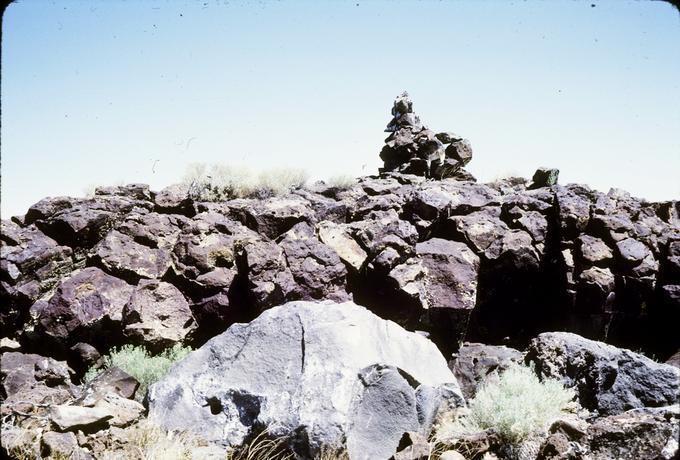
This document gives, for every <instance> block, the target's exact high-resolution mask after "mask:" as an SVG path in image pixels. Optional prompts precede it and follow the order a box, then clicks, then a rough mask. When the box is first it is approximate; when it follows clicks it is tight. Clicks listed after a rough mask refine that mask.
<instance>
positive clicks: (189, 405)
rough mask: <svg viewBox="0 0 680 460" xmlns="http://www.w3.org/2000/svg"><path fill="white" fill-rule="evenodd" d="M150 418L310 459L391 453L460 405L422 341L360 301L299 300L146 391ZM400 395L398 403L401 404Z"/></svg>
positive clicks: (218, 439) (227, 337)
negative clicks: (279, 441)
mask: <svg viewBox="0 0 680 460" xmlns="http://www.w3.org/2000/svg"><path fill="white" fill-rule="evenodd" d="M148 399H149V411H150V416H152V417H153V416H156V417H159V420H161V423H162V424H164V425H165V426H166V427H167V428H170V429H182V430H185V429H188V430H196V429H197V427H200V434H201V435H202V436H203V437H204V438H205V439H207V440H209V441H212V442H215V443H217V444H219V445H222V446H224V447H227V446H230V445H238V444H240V443H242V442H243V441H244V440H247V439H249V438H250V437H252V436H253V435H254V434H255V432H256V430H257V429H258V427H266V428H267V429H268V430H269V432H270V434H272V435H274V436H287V437H289V439H290V444H291V448H293V449H294V450H295V451H296V452H297V454H298V455H300V456H302V457H311V456H313V455H316V454H318V453H319V450H320V449H321V447H322V446H323V445H336V446H339V445H342V444H345V445H346V446H347V449H348V453H349V457H350V458H352V459H368V458H389V457H391V456H392V455H394V454H395V453H396V450H397V447H398V445H399V440H400V439H401V438H402V435H403V434H404V433H405V432H407V431H419V432H422V433H427V431H428V430H429V429H430V425H431V424H432V422H433V419H434V415H435V413H436V411H437V409H438V408H439V407H442V405H446V406H451V407H455V406H458V405H461V404H463V403H464V402H463V397H462V395H461V393H460V389H459V387H458V384H457V382H456V379H455V377H454V376H453V374H452V373H451V371H450V370H449V369H448V368H447V366H446V361H445V359H444V357H443V356H442V355H441V354H440V353H439V351H438V350H437V348H436V347H435V346H434V344H432V343H431V342H430V341H429V340H427V339H426V338H424V337H422V336H420V335H418V334H414V333H410V332H407V331H406V330H404V329H402V328H400V327H399V326H397V325H396V324H394V323H392V322H389V321H385V320H381V319H380V318H378V317H377V316H375V315H373V314H372V313H370V312H369V311H367V310H366V309H364V308H362V307H359V306H357V305H354V304H352V303H343V304H332V303H311V302H292V303H288V304H285V305H283V306H280V307H276V308H272V309H270V310H267V311H266V312H264V313H263V314H262V315H261V316H260V317H258V318H257V319H256V320H254V321H252V322H251V323H250V324H235V325H233V326H231V327H230V328H229V329H228V330H227V331H226V332H224V333H223V334H221V335H219V336H217V337H215V338H213V339H212V340H210V341H209V342H207V343H206V344H205V345H204V346H203V347H201V348H200V349H198V350H196V351H195V352H193V353H191V354H190V355H189V356H187V357H186V358H185V359H184V360H183V361H181V362H179V363H178V364H176V365H175V366H174V367H173V368H172V369H171V370H170V372H169V373H168V375H167V376H166V377H165V378H163V379H162V380H161V381H159V382H158V383H156V384H154V385H152V387H151V389H150V391H149V396H148ZM395 401H399V403H398V404H395Z"/></svg>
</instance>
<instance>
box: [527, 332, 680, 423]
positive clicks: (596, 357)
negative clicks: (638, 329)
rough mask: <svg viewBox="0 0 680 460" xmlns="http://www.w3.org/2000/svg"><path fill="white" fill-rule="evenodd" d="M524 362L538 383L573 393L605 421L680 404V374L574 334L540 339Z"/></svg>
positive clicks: (663, 365) (627, 352)
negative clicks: (553, 382) (550, 381)
mask: <svg viewBox="0 0 680 460" xmlns="http://www.w3.org/2000/svg"><path fill="white" fill-rule="evenodd" d="M526 359H527V361H528V362H530V363H533V364H534V365H535V366H536V372H537V374H538V375H539V376H540V377H550V378H557V379H559V380H562V381H563V382H564V384H565V385H566V386H569V387H574V388H575V389H576V391H577V392H578V397H579V401H580V403H581V405H583V407H585V408H587V409H590V410H596V411H598V412H599V413H600V414H603V415H614V414H619V413H621V412H624V411H626V410H629V409H636V408H643V407H662V406H668V405H671V404H677V403H678V398H679V397H680V396H679V395H680V369H677V368H676V367H673V366H670V365H667V364H660V363H657V362H654V361H652V360H651V359H649V358H647V357H645V356H642V355H639V354H637V353H633V352H631V351H629V350H625V349H620V348H616V347H613V346H611V345H607V344H604V343H601V342H595V341H592V340H588V339H584V338H583V337H580V336H578V335H576V334H571V333H567V332H547V333H544V334H540V335H539V336H538V337H537V338H536V339H535V340H533V341H532V342H531V345H530V347H529V349H528V350H527V358H526Z"/></svg>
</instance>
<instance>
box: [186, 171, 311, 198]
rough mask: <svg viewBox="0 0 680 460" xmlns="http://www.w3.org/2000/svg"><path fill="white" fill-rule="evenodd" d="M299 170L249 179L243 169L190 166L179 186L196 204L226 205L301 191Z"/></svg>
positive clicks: (303, 175) (302, 175) (302, 174)
mask: <svg viewBox="0 0 680 460" xmlns="http://www.w3.org/2000/svg"><path fill="white" fill-rule="evenodd" d="M307 178H308V176H307V173H306V172H305V171H304V170H302V169H295V168H275V169H268V170H265V171H262V172H260V173H259V174H257V175H253V174H252V173H251V172H250V171H249V170H248V169H246V168H239V167H232V166H226V165H219V164H213V165H206V164H203V163H192V164H191V165H189V167H188V168H187V173H186V174H185V176H184V179H183V183H184V184H186V185H187V186H188V189H189V196H190V197H191V198H192V199H194V200H196V201H212V202H219V201H227V200H232V199H235V198H267V197H270V196H274V195H281V194H284V193H287V192H289V191H290V190H292V189H295V188H299V187H302V186H303V185H304V184H305V183H306V182H307Z"/></svg>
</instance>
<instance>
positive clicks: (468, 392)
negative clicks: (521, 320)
mask: <svg viewBox="0 0 680 460" xmlns="http://www.w3.org/2000/svg"><path fill="white" fill-rule="evenodd" d="M523 357H524V356H523V354H522V353H521V352H519V351H518V350H515V349H514V348H509V347H505V346H498V345H485V344H483V343H464V344H463V346H461V347H460V350H458V353H457V354H456V355H455V356H454V359H453V360H452V361H451V362H450V364H449V367H451V370H452V371H453V373H454V375H455V376H456V379H457V380H458V383H459V384H460V387H461V389H462V390H463V396H465V398H466V399H471V398H474V396H475V394H476V393H477V389H478V388H479V385H480V384H481V383H482V382H489V381H494V379H497V378H498V376H499V375H500V373H502V372H503V371H505V370H506V369H507V368H508V367H510V365H512V364H513V363H519V362H521V361H522V359H523Z"/></svg>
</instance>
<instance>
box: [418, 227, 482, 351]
mask: <svg viewBox="0 0 680 460" xmlns="http://www.w3.org/2000/svg"><path fill="white" fill-rule="evenodd" d="M416 252H417V254H418V257H419V258H420V260H421V261H422V264H423V266H424V267H425V269H426V275H425V277H424V280H423V282H424V283H425V286H426V288H425V292H426V297H425V298H426V302H427V303H426V304H425V305H424V306H423V307H424V308H426V309H427V313H428V315H429V321H430V322H431V323H432V328H433V329H434V330H435V331H436V333H438V334H440V335H442V336H447V339H448V340H450V341H451V342H453V343H455V342H457V341H458V339H459V338H460V337H461V336H462V335H463V334H464V332H465V330H466V327H467V323H468V319H469V316H470V313H471V311H472V309H473V308H474V307H475V300H476V297H477V273H478V271H479V257H477V256H476V255H475V254H474V252H472V251H471V250H470V248H468V247H467V246H466V245H465V244H463V243H458V242H454V241H447V240H442V239H439V238H433V239H431V240H428V241H424V242H422V243H418V245H417V246H416Z"/></svg>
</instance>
